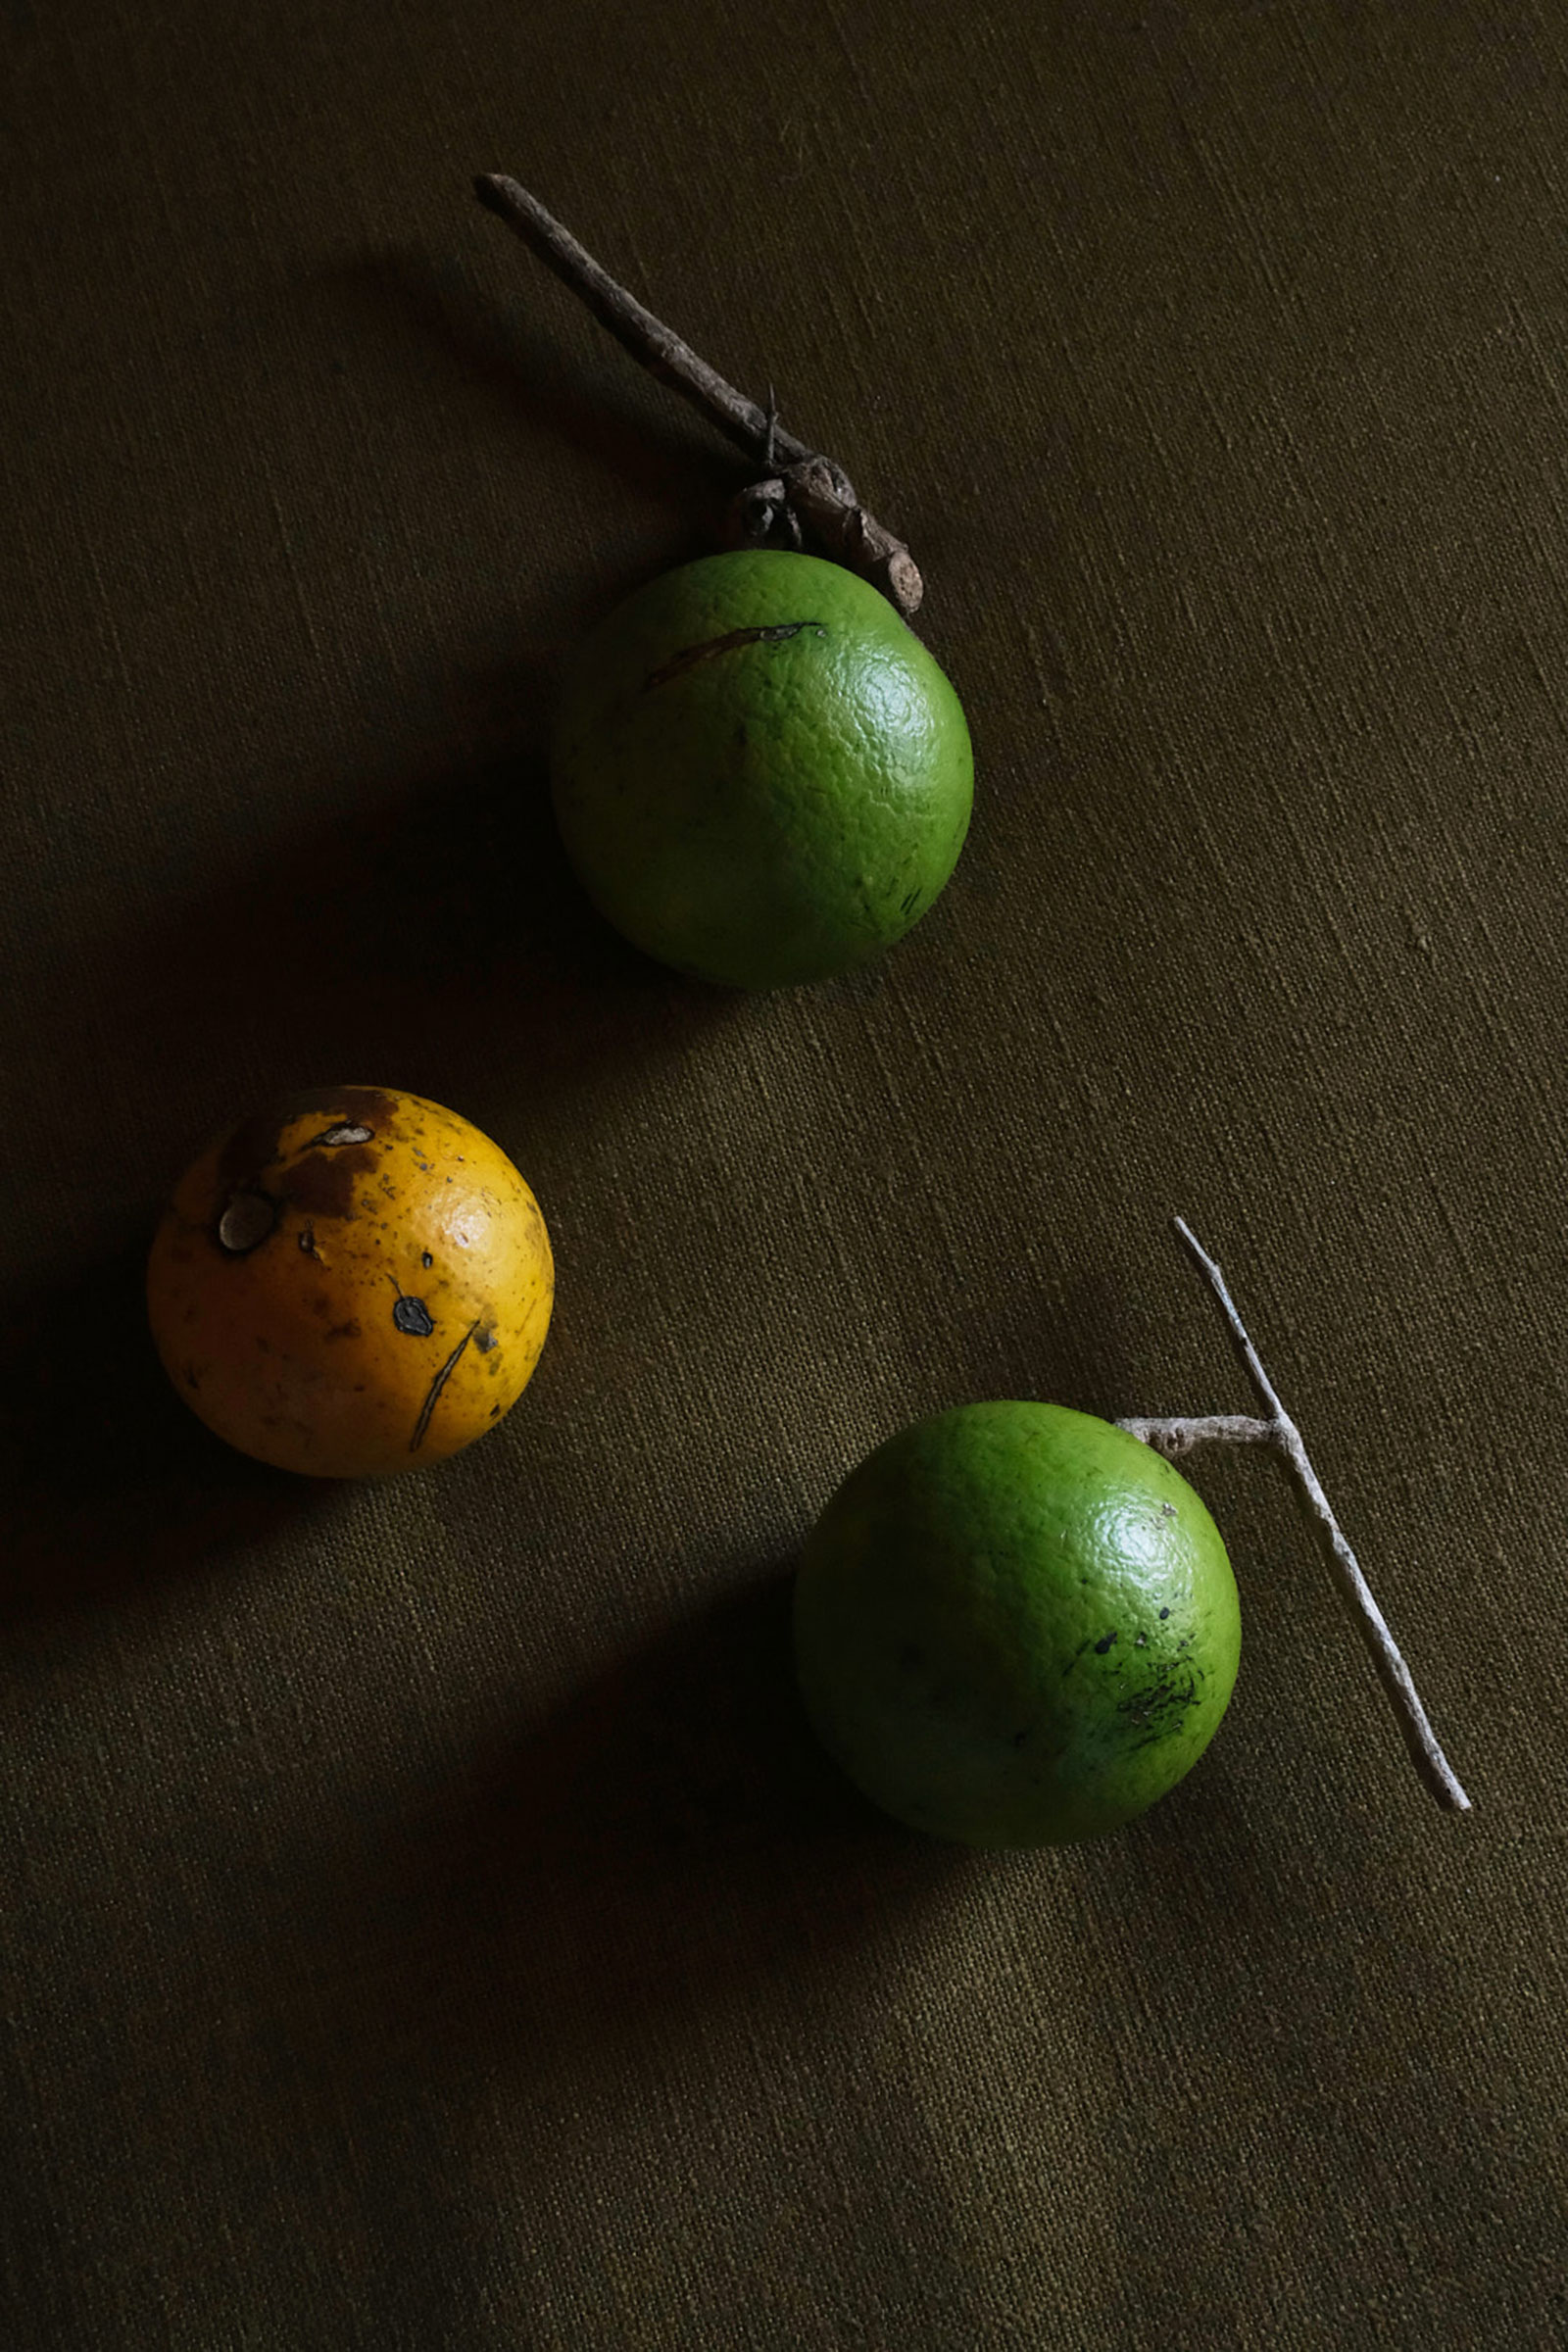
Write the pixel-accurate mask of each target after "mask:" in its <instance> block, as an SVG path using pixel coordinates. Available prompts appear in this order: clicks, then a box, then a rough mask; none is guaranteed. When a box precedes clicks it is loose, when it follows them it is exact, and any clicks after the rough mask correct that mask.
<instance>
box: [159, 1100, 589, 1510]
mask: <svg viewBox="0 0 1568 2352" xmlns="http://www.w3.org/2000/svg"><path fill="white" fill-rule="evenodd" d="M554 1292H555V1276H554V1267H553V1263H552V1259H551V1252H550V1241H549V1237H548V1235H547V1234H546V1232H545V1223H544V1218H543V1217H542V1216H541V1214H540V1212H539V1204H538V1202H537V1201H535V1199H534V1197H533V1195H532V1193H531V1192H530V1191H529V1189H528V1187H527V1185H526V1184H525V1183H524V1182H523V1180H522V1178H521V1177H520V1176H519V1175H518V1173H517V1171H516V1169H515V1167H514V1166H513V1164H512V1162H511V1160H509V1159H508V1158H507V1156H506V1154H505V1153H504V1152H502V1151H500V1150H499V1149H498V1147H497V1146H496V1145H495V1144H493V1143H491V1142H490V1140H489V1138H488V1137H487V1136H484V1135H481V1134H480V1133H479V1130H478V1129H477V1128H476V1127H471V1126H470V1125H469V1124H468V1122H467V1120H466V1119H463V1118H459V1117H458V1115H457V1113H456V1112H454V1111H450V1110H443V1109H442V1108H441V1107H440V1105H439V1104H438V1103H426V1102H424V1101H422V1100H421V1099H420V1097H419V1096H417V1095H408V1094H396V1093H393V1092H390V1091H388V1090H385V1089H382V1088H379V1087H368V1086H343V1087H325V1088H320V1089H318V1090H315V1091H313V1092H310V1093H306V1094H298V1095H293V1096H290V1097H288V1098H287V1099H286V1100H285V1101H282V1102H279V1103H272V1104H270V1106H269V1107H268V1108H267V1109H265V1110H261V1111H258V1112H256V1113H255V1114H254V1115H253V1116H252V1117H250V1118H247V1119H244V1120H242V1121H241V1122H240V1123H239V1125H238V1126H236V1127H233V1128H231V1129H230V1130H229V1131H228V1132H227V1133H226V1134H224V1135H222V1136H221V1137H220V1138H219V1139H218V1141H217V1142H216V1143H214V1144H212V1145H211V1146H210V1147H209V1148H208V1150H207V1151H206V1152H203V1153H202V1156H201V1157H200V1159H198V1160H197V1161H196V1163H195V1165H194V1166H193V1167H191V1168H189V1169H188V1170H187V1171H186V1173H185V1175H184V1176H183V1177H182V1178H181V1179H180V1181H179V1183H178V1185H177V1186H176V1187H175V1189H174V1193H173V1197H172V1200H171V1201H170V1203H169V1207H168V1209H167V1210H166V1212H165V1215H164V1218H163V1221H162V1223H161V1224H160V1226H159V1228H158V1232H157V1235H156V1237H155V1239H154V1242H153V1247H152V1254H151V1258H150V1261H149V1264H148V1270H147V1305H148V1313H149V1316H150V1319H151V1322H152V1330H153V1338H154V1340H155V1341H156V1343H157V1347H158V1352H159V1354H160V1355H161V1356H162V1358H163V1361H164V1366H165V1369H166V1370H167V1371H168V1373H169V1376H170V1378H171V1380H172V1382H173V1383H174V1386H175V1388H176V1389H177V1390H178V1391H179V1393H180V1395H181V1396H182V1397H184V1399H185V1401H186V1403H187V1404H188V1405H189V1406H190V1407H191V1409H192V1411H193V1412H195V1413H197V1414H199V1415H200V1417H201V1419H202V1420H204V1421H205V1422H206V1423H207V1425H208V1427H209V1428H210V1429H213V1430H216V1432H217V1433H218V1435H219V1436H220V1437H221V1438H225V1439H226V1440H227V1441H228V1443H229V1444H230V1445H231V1446H238V1447H239V1448H240V1450H241V1451H242V1452H244V1453H250V1454H255V1455H256V1456H257V1458H258V1459H259V1460H261V1461H264V1462H272V1463H274V1464H276V1465H277V1467H278V1468H280V1469H284V1470H297V1471H301V1472H303V1473H305V1474H306V1475H308V1476H311V1477H317V1478H377V1477H387V1476H389V1475H391V1474H392V1473H393V1472H395V1471H399V1470H416V1469H418V1468H419V1467H420V1466H421V1464H423V1463H425V1462H433V1461H438V1460H440V1458H441V1457H442V1456H443V1455H444V1454H449V1453H456V1452H458V1451H459V1450H460V1448H461V1447H463V1446H467V1445H469V1444H471V1443H472V1441H473V1440H474V1439H475V1438H477V1437H481V1436H482V1435H483V1434H484V1432H485V1431H486V1430H487V1429H491V1428H493V1427H494V1426H495V1424H496V1422H497V1421H499V1420H500V1418H501V1416H502V1414H503V1413H505V1412H506V1411H507V1409H508V1407H509V1406H510V1405H512V1404H514V1403H515V1401H516V1399H517V1397H519V1396H520V1395H521V1394H522V1391H523V1389H524V1388H525V1387H526V1386H527V1383H528V1379H529V1376H530V1375H531V1373H532V1371H533V1368H534V1365H535V1364H536V1363H537V1362H538V1360H539V1351H540V1349H541V1348H543V1346H544V1341H545V1333H546V1331H547V1329H548V1328H549V1323H550V1309H551V1303H552V1299H553V1298H554Z"/></svg>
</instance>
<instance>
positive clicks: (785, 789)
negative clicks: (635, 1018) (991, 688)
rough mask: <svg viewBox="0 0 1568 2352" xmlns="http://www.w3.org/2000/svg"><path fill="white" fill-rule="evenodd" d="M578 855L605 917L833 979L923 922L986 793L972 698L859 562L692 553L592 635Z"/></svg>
mask: <svg viewBox="0 0 1568 2352" xmlns="http://www.w3.org/2000/svg"><path fill="white" fill-rule="evenodd" d="M551 773H552V783H553V789H554V794H555V805H556V815H557V819H558V822H559V824H560V827H561V835H562V839H563V841H564V844H565V848H566V853H567V856H568V857H569V858H570V859H571V861H572V864H573V865H574V867H575V868H576V871H577V873H578V876H579V877H580V879H581V881H582V882H583V884H584V886H585V888H586V889H587V891H588V894H589V896H590V897H591V898H592V899H593V901H594V903H595V904H596V906H597V907H599V910H600V912H601V913H602V914H604V915H605V916H607V917H608V919H609V920H610V921H611V922H612V923H613V924H614V925H615V927H616V929H617V930H619V931H622V932H624V934H625V935H626V937H627V938H628V939H630V940H632V941H633V942H634V943H635V944H636V945H637V946H638V947H640V948H643V949H645V950H646V951H647V953H648V954H649V955H651V956H658V957H659V958H660V959H661V960H662V962H664V963H669V964H673V965H674V966H675V968H676V969H677V970H679V971H684V972H690V973H692V974H694V975H695V976H696V977H698V978H699V979H705V980H714V981H718V982H721V983H723V984H725V985H727V986H730V987H735V988H780V987H788V986H791V985H793V984H795V983H797V982H800V981H807V980H821V979H825V978H827V977H828V976H829V975H831V974H833V973H835V972H843V971H847V970H849V969H850V968H851V966H853V965H855V964H858V963H861V962H863V961H864V960H865V959H866V957H868V956H873V955H875V954H876V953H877V952H878V951H879V950H880V949H882V948H885V947H887V946H888V945H890V944H891V942H892V941H894V940H896V939H900V938H902V937H903V935H904V933H905V932H906V931H907V930H908V929H909V927H910V925H911V924H913V923H915V922H917V921H918V920H919V918H920V916H921V915H922V914H924V913H925V911H926V909H927V907H929V906H930V905H931V903H932V901H933V900H934V899H935V898H936V897H937V894H938V893H939V892H940V891H941V890H942V888H943V886H944V885H945V883H946V882H947V880H948V877H949V875H950V874H951V873H952V871H953V868H954V866H955V864H956V861H957V857H958V853H959V851H960V850H961V849H962V847H963V839H964V834H965V832H966V830H967V828H968V823H969V811H970V805H971V802H972V800H973V797H974V760H973V756H972V754H971V751H970V746H969V730H968V727H967V726H966V724H965V723H964V716H963V711H962V710H961V709H960V707H959V703H958V698H957V696H956V694H955V693H954V691H953V688H952V686H951V685H950V684H949V682H948V680H947V678H946V677H945V676H944V675H943V673H942V671H941V670H940V669H939V668H938V666H937V664H936V662H934V661H933V660H932V658H931V656H930V654H929V653H927V651H926V649H925V647H924V646H923V645H922V644H921V643H920V640H919V639H918V638H917V637H916V636H915V634H914V632H913V630H912V629H910V628H909V627H908V626H907V623H906V622H905V621H904V620H903V619H902V618H901V617H900V615H899V614H898V613H896V612H895V611H894V609H893V607H892V605H890V604H889V602H888V600H887V598H886V597H884V596H881V595H879V594H878V592H877V590H876V589H875V588H873V587H872V586H871V585H870V583H869V582H868V581H866V580H862V579H859V578H858V577H857V575H856V574H855V573H854V572H852V571H846V570H845V569H844V568H843V566H842V565H841V564H824V563H822V562H821V561H820V560H819V559H818V558H817V557H815V556H799V555H791V554H786V553H784V552H782V551H778V550H762V551H759V550H756V549H746V550H742V551H740V552H738V553H736V554H734V555H727V556H709V557H705V558H704V559H703V560H702V561H701V562H699V563H696V564H682V565H681V566H680V568H679V569H678V570H676V571H670V572H665V573H664V574H663V575H662V577H661V578H659V579H656V580H653V581H651V582H650V583H649V585H648V586H647V587H646V588H644V589H642V590H641V591H640V592H639V593H638V594H637V595H636V596H633V597H631V598H630V599H629V600H628V601H627V602H626V603H625V604H623V605H621V606H620V607H619V608H618V609H617V610H616V611H615V612H613V613H611V615H610V617H609V618H608V619H607V620H606V621H604V622H603V623H602V624H601V626H600V627H599V628H598V629H597V630H595V632H594V633H593V635H592V636H591V637H590V638H589V639H588V641H587V643H586V644H585V645H584V646H583V647H582V649H581V651H580V653H579V654H578V656H577V658H576V660H575V662H573V664H572V668H571V671H570V674H569V676H568V678H567V681H566V685H565V690H564V695H563V699H562V706H561V711H560V714H559V717H558V721H557V725H556V730H555V739H554V744H553V748H552V753H551Z"/></svg>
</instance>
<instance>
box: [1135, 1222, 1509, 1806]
mask: <svg viewBox="0 0 1568 2352" xmlns="http://www.w3.org/2000/svg"><path fill="white" fill-rule="evenodd" d="M1175 1224H1176V1230H1177V1232H1178V1233H1179V1234H1180V1235H1181V1237H1182V1240H1183V1241H1184V1242H1185V1243H1186V1244H1187V1247H1188V1249H1189V1250H1191V1251H1192V1253H1193V1255H1194V1257H1195V1258H1196V1259H1197V1260H1198V1263H1199V1265H1200V1267H1201V1270H1202V1272H1203V1275H1204V1277H1205V1278H1206V1280H1207V1282H1208V1286H1209V1288H1210V1289H1211V1290H1212V1292H1213V1294H1214V1296H1215V1298H1216V1299H1218V1300H1219V1303H1220V1306H1221V1309H1222V1310H1223V1313H1224V1316H1225V1320H1226V1322H1227V1323H1228V1324H1229V1325H1230V1328H1231V1335H1232V1337H1233V1338H1234V1340H1235V1341H1236V1344H1237V1346H1238V1348H1240V1349H1241V1352H1242V1360H1243V1362H1244V1363H1245V1364H1246V1366H1247V1369H1248V1371H1249V1372H1250V1374H1251V1377H1252V1380H1253V1382H1254V1384H1255V1386H1256V1388H1257V1391H1258V1394H1259V1395H1260V1396H1261V1397H1262V1399H1263V1401H1264V1403H1265V1404H1266V1405H1267V1407H1268V1414H1267V1417H1266V1419H1263V1420H1254V1419H1252V1418H1251V1417H1250V1415H1248V1414H1245V1413H1209V1414H1206V1415H1204V1416H1202V1417H1201V1418H1198V1419H1194V1420H1169V1421H1137V1420H1128V1421H1121V1422H1118V1423H1117V1427H1118V1428H1119V1429H1125V1430H1128V1431H1130V1432H1131V1434H1132V1436H1134V1437H1135V1438H1142V1439H1143V1441H1144V1443H1145V1445H1146V1446H1153V1447H1154V1448H1155V1450H1156V1451H1157V1452H1159V1453H1162V1454H1164V1455H1165V1456H1166V1457H1167V1459H1170V1458H1174V1456H1176V1455H1177V1454H1183V1453H1186V1452H1187V1451H1188V1450H1189V1449H1190V1448H1191V1447H1192V1446H1201V1445H1202V1444H1203V1443H1204V1442H1205V1440H1208V1441H1214V1442H1217V1443H1220V1444H1224V1445H1230V1446H1278V1447H1279V1449H1280V1451H1281V1453H1283V1454H1284V1456H1285V1458H1286V1460H1287V1461H1288V1462H1289V1463H1290V1465H1291V1468H1292V1469H1293V1470H1294V1471H1295V1472H1296V1475H1297V1477H1298V1479H1299V1481H1300V1484H1301V1491H1302V1493H1303V1494H1304V1495H1305V1496H1306V1499H1307V1501H1308V1502H1309V1503H1310V1504H1311V1506H1312V1509H1313V1511H1314V1512H1315V1513H1316V1515H1317V1517H1318V1519H1319V1520H1320V1522H1321V1523H1322V1525H1323V1527H1324V1528H1325V1529H1326V1530H1327V1533H1328V1539H1329V1547H1330V1553H1331V1556H1332V1559H1333V1563H1334V1581H1335V1583H1336V1585H1337V1586H1338V1587H1339V1591H1340V1596H1341V1598H1342V1599H1343V1600H1344V1602H1345V1604H1346V1606H1347V1608H1348V1610H1349V1611H1350V1614H1351V1616H1352V1617H1353V1618H1354V1619H1355V1622H1356V1625H1357V1627H1358V1628H1359V1630H1360V1634H1361V1638H1362V1640H1363V1641H1364V1642H1365V1643H1366V1646H1367V1648H1368V1650H1369V1651H1370V1653H1371V1657H1372V1663H1373V1666H1374V1667H1375V1668H1376V1670H1377V1675H1378V1680H1379V1681H1380V1682H1381V1683H1382V1685H1383V1688H1384V1690H1385V1691H1387V1692H1388V1694H1389V1698H1390V1700H1391V1702H1392V1704H1393V1707H1394V1711H1395V1713H1396V1715H1397V1717H1398V1720H1399V1729H1400V1731H1401V1732H1402V1733H1403V1734H1404V1740H1405V1745H1406V1746H1407V1747H1408V1748H1409V1750H1410V1756H1411V1760H1412V1762H1413V1763H1414V1765H1415V1768H1416V1770H1417V1772H1418V1773H1419V1774H1420V1776H1421V1778H1422V1780H1423V1781H1424V1782H1425V1783H1426V1785H1427V1787H1428V1789H1431V1791H1432V1794H1433V1795H1434V1796H1435V1797H1436V1798H1437V1800H1438V1802H1439V1804H1440V1805H1446V1807H1447V1808H1448V1810H1449V1811H1450V1812H1453V1813H1468V1812H1469V1810H1470V1799H1469V1798H1468V1797H1467V1796H1466V1794H1465V1792H1464V1790H1463V1789H1461V1788H1460V1786H1459V1783H1458V1781H1457V1779H1456V1778H1455V1776H1454V1772H1453V1768H1452V1766H1451V1765H1450V1764H1449V1762H1448V1759H1447V1757H1446V1755H1445V1754H1444V1752H1443V1750H1442V1748H1441V1747H1440V1746H1439V1745H1438V1740H1437V1735H1436V1733H1435V1732H1434V1731H1433V1729H1432V1726H1431V1724H1430V1723H1429V1722H1428V1720H1427V1711H1426V1709H1425V1707H1423V1705H1422V1704H1421V1701H1420V1698H1419V1697H1418V1695H1417V1693H1416V1687H1415V1685H1414V1683H1413V1682H1412V1681H1411V1680H1410V1669H1409V1668H1408V1666H1406V1664H1405V1662H1404V1660H1403V1658H1402V1657H1401V1656H1400V1655H1399V1649H1398V1644H1397V1642H1396V1641H1395V1639H1394V1636H1393V1635H1392V1634H1391V1633H1390V1631H1389V1628H1388V1624H1387V1622H1386V1620H1385V1618H1384V1615H1383V1611H1382V1610H1381V1609H1380V1608H1379V1607H1378V1604H1377V1602H1376V1601H1375V1600H1374V1599H1373V1597H1372V1590H1371V1587H1370V1586H1369V1585H1368V1583H1367V1581H1366V1578H1365V1577H1364V1576H1363V1575H1362V1574H1361V1567H1360V1563H1359V1561H1358V1560H1357V1559H1356V1556H1355V1554H1354V1552H1353V1551H1352V1550H1351V1549H1350V1546H1349V1544H1348V1543H1347V1542H1346V1539H1345V1531H1344V1529H1343V1528H1342V1527H1341V1526H1340V1523H1339V1521H1338V1520H1337V1519H1336V1518H1335V1516H1334V1513H1333V1511H1332V1510H1331V1509H1330V1508H1329V1498H1328V1496H1327V1495H1325V1494H1324V1492H1323V1489H1322V1487H1321V1486H1320V1485H1319V1483H1318V1477H1317V1473H1316V1471H1315V1470H1314V1469H1313V1467H1312V1465H1311V1463H1310V1461H1308V1459H1307V1453H1306V1447H1305V1446H1303V1445H1302V1443H1301V1433H1300V1431H1299V1429H1298V1428H1297V1426H1296V1423H1295V1422H1294V1421H1293V1420H1292V1419H1291V1416H1290V1414H1289V1413H1288V1412H1287V1411H1286V1410H1285V1407H1284V1405H1283V1404H1281V1402H1280V1400H1279V1397H1278V1395H1277V1393H1276V1391H1275V1388H1274V1384H1273V1382H1272V1381H1271V1380H1270V1379H1269V1376H1268V1374H1267V1373H1266V1372H1265V1371H1264V1369H1263V1366H1262V1362H1261V1360H1260V1358H1259V1356H1258V1352H1257V1349H1256V1348H1254V1347H1253V1345H1252V1343H1251V1340H1250V1337H1249V1335H1248V1330H1247V1326H1246V1324H1245V1323H1244V1322H1243V1321H1242V1318H1241V1316H1240V1315H1239V1314H1238V1312H1237V1310H1236V1301H1235V1299H1233V1298H1232V1297H1231V1295H1230V1291H1229V1289H1228V1288H1227V1287H1226V1282H1225V1277H1224V1275H1223V1274H1222V1273H1221V1272H1220V1270H1219V1268H1218V1266H1217V1265H1216V1264H1215V1263H1214V1260H1213V1259H1212V1258H1211V1257H1210V1256H1209V1254H1208V1252H1207V1250H1204V1249H1203V1248H1202V1246H1201V1243H1200V1242H1199V1240H1198V1238H1197V1236H1196V1235H1195V1234H1194V1232H1193V1230H1192V1227H1191V1226H1190V1225H1189V1224H1188V1223H1187V1221H1186V1219H1185V1218H1183V1217H1178V1218H1176V1220H1175Z"/></svg>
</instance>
